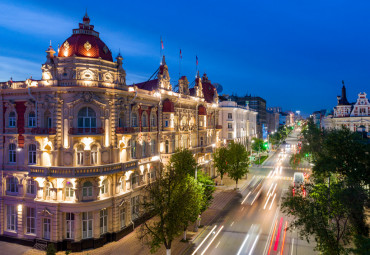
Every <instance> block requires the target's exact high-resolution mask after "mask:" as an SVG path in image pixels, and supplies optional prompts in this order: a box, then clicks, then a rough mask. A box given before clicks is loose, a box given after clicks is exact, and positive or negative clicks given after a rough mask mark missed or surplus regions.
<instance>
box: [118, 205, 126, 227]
mask: <svg viewBox="0 0 370 255" xmlns="http://www.w3.org/2000/svg"><path fill="white" fill-rule="evenodd" d="M119 221H120V226H121V229H123V228H124V227H126V209H125V207H121V208H120V209H119Z"/></svg>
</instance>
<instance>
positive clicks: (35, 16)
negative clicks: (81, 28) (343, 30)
mask: <svg viewBox="0 0 370 255" xmlns="http://www.w3.org/2000/svg"><path fill="white" fill-rule="evenodd" d="M0 10H1V19H0V27H4V28H7V29H10V30H15V31H20V32H22V33H26V34H46V35H58V34H60V31H63V30H64V29H65V30H70V29H71V26H72V25H73V23H72V22H71V21H68V20H71V19H68V18H66V17H62V16H60V15H58V14H56V13H52V12H50V10H48V11H47V14H45V13H43V12H42V10H40V8H39V7H33V8H26V7H23V8H21V7H17V6H15V5H10V4H5V3H0ZM55 24H58V29H55ZM60 29H63V30H60Z"/></svg>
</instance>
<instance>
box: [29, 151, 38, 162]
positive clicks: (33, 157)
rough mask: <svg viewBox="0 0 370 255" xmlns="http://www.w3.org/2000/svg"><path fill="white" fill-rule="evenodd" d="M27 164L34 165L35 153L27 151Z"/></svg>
mask: <svg viewBox="0 0 370 255" xmlns="http://www.w3.org/2000/svg"><path fill="white" fill-rule="evenodd" d="M28 164H30V165H34V164H36V151H31V150H30V151H28Z"/></svg>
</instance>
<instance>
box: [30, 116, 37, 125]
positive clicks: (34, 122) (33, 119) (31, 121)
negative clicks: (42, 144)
mask: <svg viewBox="0 0 370 255" xmlns="http://www.w3.org/2000/svg"><path fill="white" fill-rule="evenodd" d="M28 127H36V117H28Z"/></svg>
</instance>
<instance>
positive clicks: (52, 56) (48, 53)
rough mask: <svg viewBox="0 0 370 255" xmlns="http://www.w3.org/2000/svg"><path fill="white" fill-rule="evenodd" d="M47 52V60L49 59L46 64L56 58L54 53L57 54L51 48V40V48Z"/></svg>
mask: <svg viewBox="0 0 370 255" xmlns="http://www.w3.org/2000/svg"><path fill="white" fill-rule="evenodd" d="M45 52H46V59H47V60H46V63H50V59H52V58H54V53H55V50H54V49H53V47H52V46H51V40H50V44H49V47H48V49H47V50H46V51H45Z"/></svg>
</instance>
